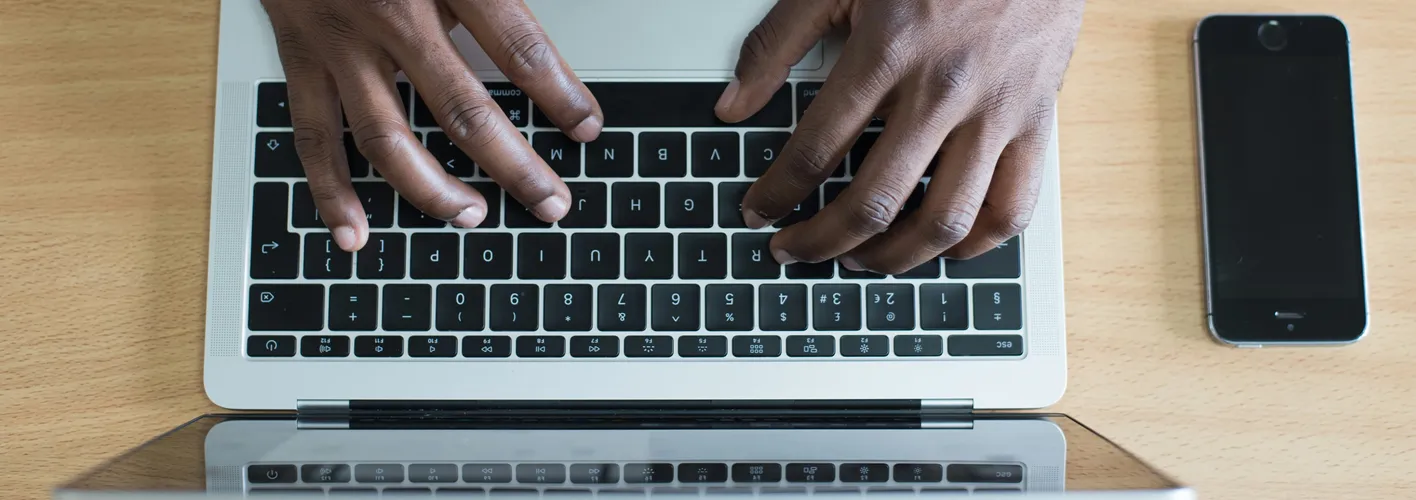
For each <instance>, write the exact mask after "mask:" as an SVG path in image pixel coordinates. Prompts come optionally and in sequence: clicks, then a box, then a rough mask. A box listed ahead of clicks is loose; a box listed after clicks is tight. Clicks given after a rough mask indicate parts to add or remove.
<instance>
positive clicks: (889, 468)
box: [246, 462, 1023, 485]
mask: <svg viewBox="0 0 1416 500" xmlns="http://www.w3.org/2000/svg"><path fill="white" fill-rule="evenodd" d="M459 470H460V472H461V477H460V478H459V475H458V473H459ZM297 475H298V479H299V481H301V482H304V483H309V484H338V483H349V482H351V480H352V481H353V482H359V483H375V484H396V483H403V482H404V481H405V479H406V480H407V481H408V482H413V483H455V482H458V481H459V479H460V480H461V481H462V482H464V483H478V484H507V483H512V482H516V483H522V484H564V483H566V482H570V483H572V484H592V485H594V484H602V485H603V484H616V483H620V482H624V483H629V484H664V483H672V482H674V480H678V482H680V483H688V484H701V483H726V482H728V481H729V480H731V481H732V482H735V483H777V482H781V481H782V480H783V479H785V480H786V481H787V482H789V483H833V482H836V481H840V482H843V483H884V482H889V481H890V480H891V479H892V478H893V480H894V481H895V482H897V483H939V482H943V481H945V480H946V479H947V480H948V482H951V483H1021V482H1022V480H1023V468H1022V466H1020V465H1012V464H948V465H947V466H945V465H943V464H937V463H896V464H887V463H842V464H839V465H837V464H836V463H833V462H795V463H785V464H783V463H771V462H762V463H752V462H750V463H734V464H728V463H678V464H674V463H626V464H619V463H579V464H571V465H569V466H567V465H566V464H562V463H544V464H516V465H513V464H509V463H472V464H462V465H461V467H459V466H458V465H457V464H451V463H447V464H412V465H409V466H407V468H406V474H405V467H404V466H403V464H396V463H390V464H359V465H355V466H353V467H352V468H351V467H350V466H349V465H348V464H307V465H300V466H298V474H297V466H295V465H291V464H259V465H250V466H247V467H246V480H247V482H249V483H252V484H292V483H295V482H296V479H297Z"/></svg>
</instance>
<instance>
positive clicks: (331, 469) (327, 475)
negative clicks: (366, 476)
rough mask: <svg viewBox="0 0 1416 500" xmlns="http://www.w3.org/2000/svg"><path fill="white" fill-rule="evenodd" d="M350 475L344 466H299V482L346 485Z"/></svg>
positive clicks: (347, 467)
mask: <svg viewBox="0 0 1416 500" xmlns="http://www.w3.org/2000/svg"><path fill="white" fill-rule="evenodd" d="M351 477H352V475H351V474H350V473H349V466H348V465H344V464H308V465H301V466H300V480H301V481H304V482H306V483H347V482H349V479H350V478H351Z"/></svg>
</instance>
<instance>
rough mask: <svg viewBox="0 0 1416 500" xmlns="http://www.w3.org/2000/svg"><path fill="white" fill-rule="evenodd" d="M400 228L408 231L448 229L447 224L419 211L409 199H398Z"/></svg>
mask: <svg viewBox="0 0 1416 500" xmlns="http://www.w3.org/2000/svg"><path fill="white" fill-rule="evenodd" d="M398 227H401V228H408V229H435V228H441V227H447V222H446V221H443V220H442V219H438V218H435V217H433V216H431V215H428V214H425V213H423V211H421V210H418V207H415V206H413V204H412V203H409V202H408V200H407V199H405V198H404V197H402V196H399V197H398Z"/></svg>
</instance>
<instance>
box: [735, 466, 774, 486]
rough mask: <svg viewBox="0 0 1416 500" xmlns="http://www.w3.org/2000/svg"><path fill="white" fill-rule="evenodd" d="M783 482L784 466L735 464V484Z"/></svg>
mask: <svg viewBox="0 0 1416 500" xmlns="http://www.w3.org/2000/svg"><path fill="white" fill-rule="evenodd" d="M781 480H782V464H774V463H736V464H733V482H735V483H775V482H779V481H781Z"/></svg>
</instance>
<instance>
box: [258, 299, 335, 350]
mask: <svg viewBox="0 0 1416 500" xmlns="http://www.w3.org/2000/svg"><path fill="white" fill-rule="evenodd" d="M247 304H248V309H249V311H248V312H249V314H250V317H249V319H248V320H247V322H246V327H247V328H248V329H250V330H251V331H253V332H268V331H287V332H290V331H317V330H320V329H322V328H323V327H324V285H262V284H254V285H251V295H250V300H248V301H247ZM291 348H292V349H294V347H293V346H292V347H291ZM292 352H293V351H292Z"/></svg>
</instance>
